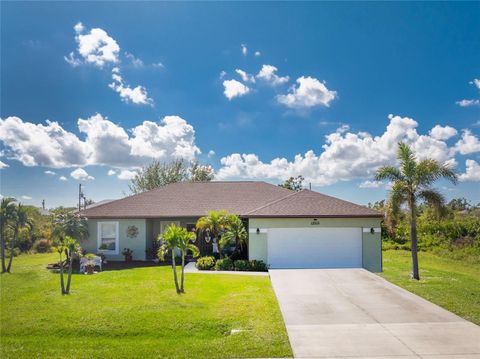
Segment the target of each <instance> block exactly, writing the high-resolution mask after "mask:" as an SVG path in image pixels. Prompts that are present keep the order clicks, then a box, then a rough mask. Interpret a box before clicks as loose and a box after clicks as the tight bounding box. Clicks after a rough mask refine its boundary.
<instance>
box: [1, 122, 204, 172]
mask: <svg viewBox="0 0 480 359" xmlns="http://www.w3.org/2000/svg"><path fill="white" fill-rule="evenodd" d="M77 124H78V129H79V132H80V133H82V134H85V140H84V141H82V140H80V139H79V138H78V137H77V135H75V134H74V133H71V132H67V131H65V130H64V129H63V128H62V127H61V126H60V125H59V124H58V123H57V122H52V121H47V124H46V125H43V124H33V123H30V122H23V121H22V120H21V119H20V118H18V117H8V118H6V119H0V141H2V143H3V145H4V146H5V155H6V156H7V158H11V159H15V160H17V161H20V162H21V163H22V164H23V165H25V166H37V165H41V166H45V167H52V168H62V167H77V166H86V165H108V166H113V167H119V168H131V167H140V166H142V165H144V164H145V163H146V162H149V161H151V160H152V159H158V160H161V161H170V160H172V159H176V158H184V159H186V160H191V159H193V158H195V156H196V155H197V154H199V153H200V150H199V148H198V147H197V146H196V145H195V130H194V129H193V127H192V126H191V125H190V124H188V123H187V122H186V121H185V120H184V119H182V118H181V117H178V116H166V117H165V118H164V119H163V120H161V121H160V122H159V123H156V122H151V121H144V122H143V123H141V124H140V125H138V126H136V127H134V128H132V129H130V130H129V131H130V132H131V136H129V135H128V133H127V131H126V130H125V129H124V128H122V127H120V126H119V125H117V124H115V123H113V122H112V121H110V120H108V119H107V118H104V117H103V116H102V115H100V114H96V115H94V116H92V117H90V118H87V119H79V120H78V122H77Z"/></svg>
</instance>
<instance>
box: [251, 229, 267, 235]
mask: <svg viewBox="0 0 480 359" xmlns="http://www.w3.org/2000/svg"><path fill="white" fill-rule="evenodd" d="M259 230H260V233H262V234H264V233H268V230H267V228H259ZM248 233H250V234H257V228H249V229H248Z"/></svg>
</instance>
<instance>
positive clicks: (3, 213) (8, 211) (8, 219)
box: [0, 197, 17, 273]
mask: <svg viewBox="0 0 480 359" xmlns="http://www.w3.org/2000/svg"><path fill="white" fill-rule="evenodd" d="M15 203H16V199H15V198H12V197H5V198H2V202H1V204H0V242H1V243H0V256H1V258H2V273H5V272H6V271H7V266H6V265H5V247H6V233H5V232H6V229H7V228H9V227H10V224H11V223H12V222H13V221H15V218H16V216H17V211H16V206H15Z"/></svg>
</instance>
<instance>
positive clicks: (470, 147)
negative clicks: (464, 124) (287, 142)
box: [453, 130, 480, 155]
mask: <svg viewBox="0 0 480 359" xmlns="http://www.w3.org/2000/svg"><path fill="white" fill-rule="evenodd" d="M453 152H454V153H460V154H462V155H468V154H470V153H475V152H480V140H479V139H478V137H477V136H475V135H474V134H473V133H472V132H471V131H470V130H463V133H462V138H461V139H460V140H458V142H457V143H456V144H455V147H454V148H453Z"/></svg>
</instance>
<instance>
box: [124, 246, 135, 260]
mask: <svg viewBox="0 0 480 359" xmlns="http://www.w3.org/2000/svg"><path fill="white" fill-rule="evenodd" d="M122 254H123V255H124V256H125V262H127V263H128V262H131V261H132V259H133V251H132V250H131V249H130V248H123V251H122Z"/></svg>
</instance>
